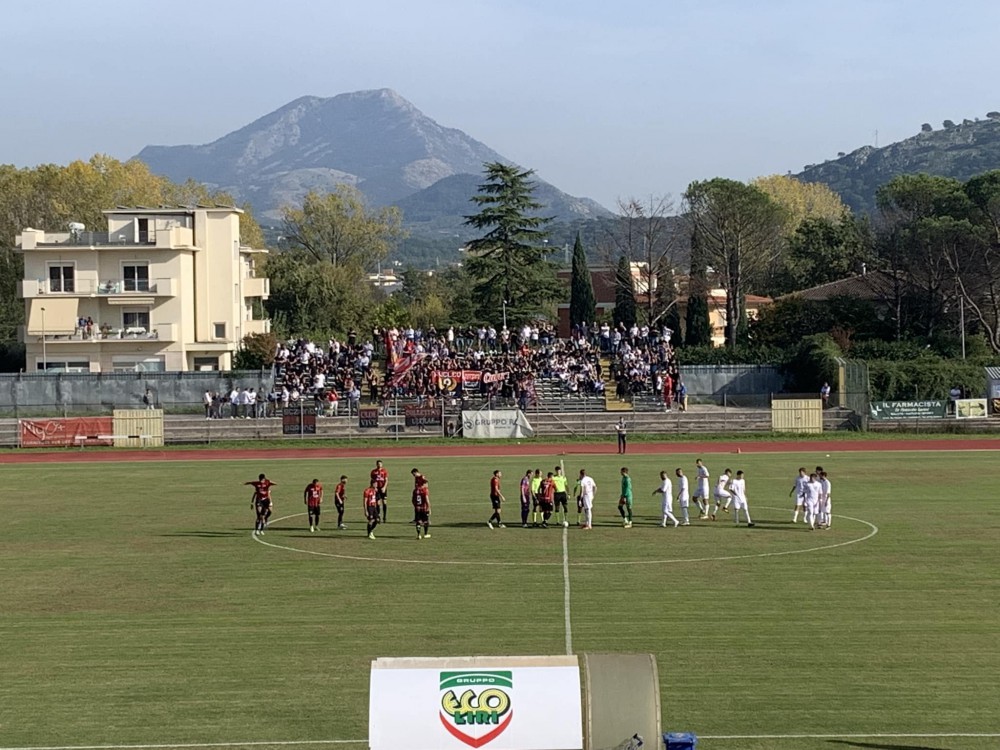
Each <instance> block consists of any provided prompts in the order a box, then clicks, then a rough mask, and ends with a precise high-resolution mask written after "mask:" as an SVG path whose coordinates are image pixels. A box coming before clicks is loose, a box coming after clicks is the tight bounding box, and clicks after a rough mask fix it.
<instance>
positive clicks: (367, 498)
mask: <svg viewBox="0 0 1000 750" xmlns="http://www.w3.org/2000/svg"><path fill="white" fill-rule="evenodd" d="M363 497H364V504H365V518H367V519H368V538H369V539H374V538H375V534H374V533H373V532H374V531H375V527H376V526H378V521H379V516H380V513H379V507H378V490H377V489H375V480H374V479H372V480H371V482H370V483H369V484H368V486H367V487H365V491H364V494H363Z"/></svg>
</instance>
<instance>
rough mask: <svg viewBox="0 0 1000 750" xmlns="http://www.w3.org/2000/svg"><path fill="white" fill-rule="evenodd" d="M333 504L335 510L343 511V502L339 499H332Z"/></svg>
mask: <svg viewBox="0 0 1000 750" xmlns="http://www.w3.org/2000/svg"><path fill="white" fill-rule="evenodd" d="M333 504H334V505H335V506H337V510H338V511H340V512H341V513H343V512H344V503H343V502H341V501H340V500H334V501H333Z"/></svg>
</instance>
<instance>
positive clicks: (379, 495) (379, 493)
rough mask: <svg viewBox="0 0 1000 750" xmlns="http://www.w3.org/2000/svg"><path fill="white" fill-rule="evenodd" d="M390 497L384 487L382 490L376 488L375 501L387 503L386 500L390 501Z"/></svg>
mask: <svg viewBox="0 0 1000 750" xmlns="http://www.w3.org/2000/svg"><path fill="white" fill-rule="evenodd" d="M388 497H389V493H388V492H386V491H385V488H384V487H382V488H379V487H376V488H375V499H376V500H378V501H379V502H385V501H386V499H388Z"/></svg>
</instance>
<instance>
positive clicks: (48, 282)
mask: <svg viewBox="0 0 1000 750" xmlns="http://www.w3.org/2000/svg"><path fill="white" fill-rule="evenodd" d="M40 294H66V295H70V294H74V295H88V296H90V295H98V296H104V295H108V296H112V295H121V294H160V295H167V296H172V295H173V280H172V279H154V280H152V281H148V280H145V279H108V280H106V281H99V280H96V279H63V280H60V281H54V280H52V279H38V280H34V279H25V280H24V281H22V282H21V296H22V297H29V298H30V297H36V296H38V295H40Z"/></svg>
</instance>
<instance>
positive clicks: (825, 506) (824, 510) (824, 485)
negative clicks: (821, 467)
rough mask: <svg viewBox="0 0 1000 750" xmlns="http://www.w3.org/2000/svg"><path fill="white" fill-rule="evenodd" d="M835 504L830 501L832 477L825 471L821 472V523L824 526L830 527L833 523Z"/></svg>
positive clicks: (825, 527)
mask: <svg viewBox="0 0 1000 750" xmlns="http://www.w3.org/2000/svg"><path fill="white" fill-rule="evenodd" d="M832 508H833V506H832V504H831V502H830V479H829V478H828V477H827V475H826V472H825V471H821V472H819V524H820V526H821V527H822V528H824V529H828V528H830V525H831V524H832V523H833V515H832V514H831V512H830V511H831V510H832Z"/></svg>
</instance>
